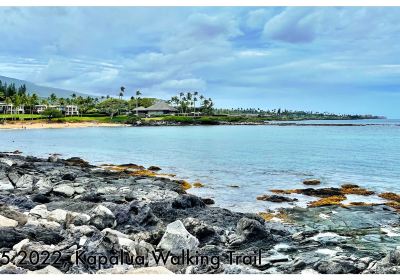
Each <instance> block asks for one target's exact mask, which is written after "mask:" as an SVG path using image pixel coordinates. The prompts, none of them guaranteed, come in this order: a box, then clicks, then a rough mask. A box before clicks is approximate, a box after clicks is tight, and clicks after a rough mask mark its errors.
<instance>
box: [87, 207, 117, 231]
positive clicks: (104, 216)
mask: <svg viewBox="0 0 400 280" xmlns="http://www.w3.org/2000/svg"><path fill="white" fill-rule="evenodd" d="M88 214H89V216H90V217H91V219H90V224H91V225H93V226H95V227H96V228H98V229H99V230H103V229H105V228H113V227H114V226H115V225H116V219H115V216H114V214H113V213H112V212H111V210H110V209H108V208H107V207H105V206H103V205H98V206H97V207H95V208H93V209H92V210H91V211H90V212H89V213H88Z"/></svg>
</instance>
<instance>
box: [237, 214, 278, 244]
mask: <svg viewBox="0 0 400 280" xmlns="http://www.w3.org/2000/svg"><path fill="white" fill-rule="evenodd" d="M236 231H237V233H238V235H239V236H241V237H242V238H243V240H244V242H250V241H255V240H263V239H269V238H270V237H271V234H270V232H269V231H268V230H267V228H266V227H265V226H264V225H263V224H262V223H261V222H260V221H258V220H254V219H249V218H241V219H240V220H239V222H238V224H237V229H236Z"/></svg>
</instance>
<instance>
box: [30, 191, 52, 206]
mask: <svg viewBox="0 0 400 280" xmlns="http://www.w3.org/2000/svg"><path fill="white" fill-rule="evenodd" d="M31 198H32V201H33V202H37V203H40V204H43V203H49V202H50V198H49V197H48V196H46V195H44V194H41V193H38V194H35V195H32V196H31Z"/></svg>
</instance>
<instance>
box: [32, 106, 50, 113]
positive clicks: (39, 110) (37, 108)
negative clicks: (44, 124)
mask: <svg viewBox="0 0 400 280" xmlns="http://www.w3.org/2000/svg"><path fill="white" fill-rule="evenodd" d="M46 109H47V105H35V109H34V112H35V113H36V114H41V113H43V112H44V110H46Z"/></svg>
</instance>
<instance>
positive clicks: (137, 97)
mask: <svg viewBox="0 0 400 280" xmlns="http://www.w3.org/2000/svg"><path fill="white" fill-rule="evenodd" d="M140 95H142V93H141V92H140V91H139V90H137V91H136V116H139V111H138V101H139V96H140Z"/></svg>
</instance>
